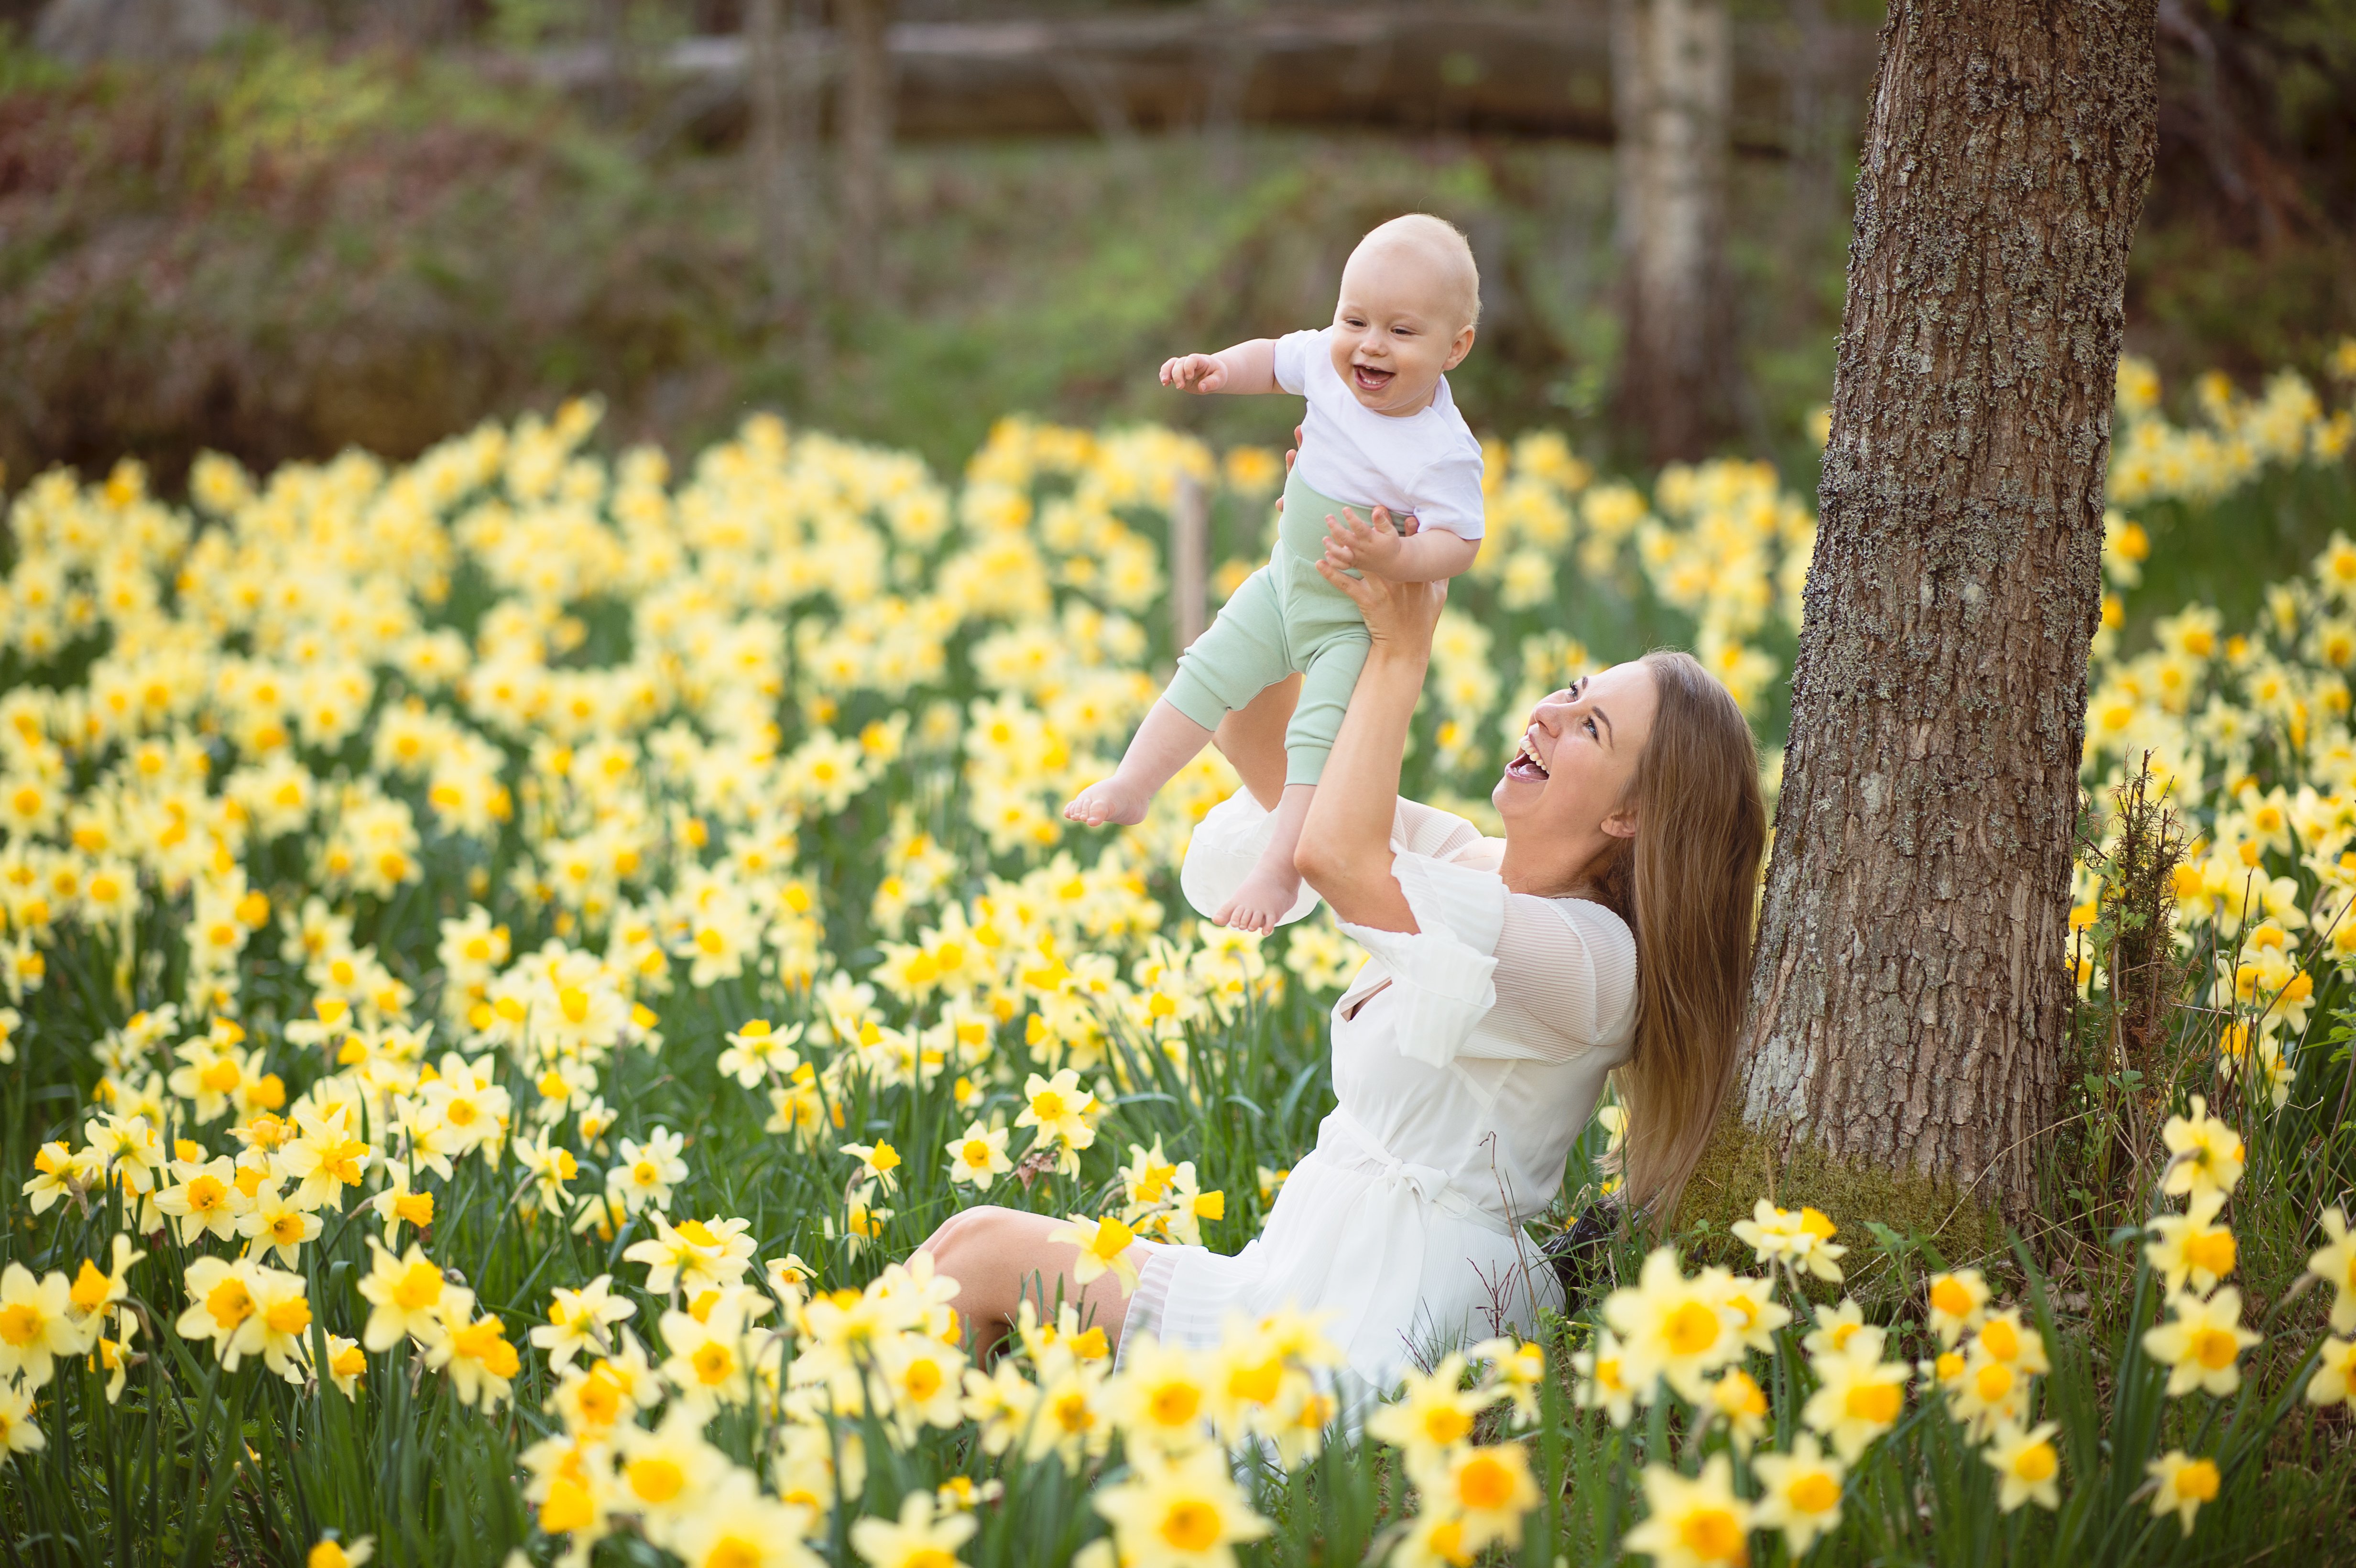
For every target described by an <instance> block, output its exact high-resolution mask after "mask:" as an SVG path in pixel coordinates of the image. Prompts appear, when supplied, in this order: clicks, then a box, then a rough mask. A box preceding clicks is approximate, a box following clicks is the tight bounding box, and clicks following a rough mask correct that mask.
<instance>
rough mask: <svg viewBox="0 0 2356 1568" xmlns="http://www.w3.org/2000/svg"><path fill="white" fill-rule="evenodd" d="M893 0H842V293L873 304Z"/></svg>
mask: <svg viewBox="0 0 2356 1568" xmlns="http://www.w3.org/2000/svg"><path fill="white" fill-rule="evenodd" d="M892 7H893V0H836V5H835V26H836V28H837V30H838V31H840V32H841V35H842V47H843V69H842V91H841V97H840V98H839V99H838V100H837V101H838V102H839V103H840V105H841V119H840V122H839V124H838V131H839V139H840V141H841V159H842V196H841V216H842V223H841V264H842V278H841V284H842V289H843V292H844V293H846V294H848V295H849V296H850V297H851V298H852V299H866V298H868V297H870V296H871V295H873V293H874V290H875V268H876V262H877V261H878V260H879V259H880V257H881V255H882V249H883V206H884V197H885V196H886V194H887V192H886V187H885V181H886V180H887V179H888V178H889V177H890V175H891V157H892V55H891V49H890V48H889V45H888V43H887V37H888V34H889V32H890V29H891V26H892Z"/></svg>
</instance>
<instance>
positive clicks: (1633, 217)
mask: <svg viewBox="0 0 2356 1568" xmlns="http://www.w3.org/2000/svg"><path fill="white" fill-rule="evenodd" d="M1732 45H1733V32H1732V28H1731V27H1730V24H1729V21H1728V18H1727V13H1726V4H1725V0H1614V4H1613V6H1612V94H1613V98H1612V103H1613V118H1614V119H1615V120H1616V121H1617V123H1618V128H1619V138H1618V149H1617V155H1616V156H1617V178H1618V197H1619V203H1620V215H1619V220H1620V243H1621V251H1622V267H1623V269H1624V271H1623V275H1622V302H1623V304H1622V308H1623V313H1624V323H1625V331H1624V333H1623V336H1622V360H1621V382H1620V392H1621V402H1622V414H1623V417H1624V419H1625V421H1627V422H1628V423H1629V424H1630V425H1632V426H1633V428H1634V429H1635V430H1636V431H1637V432H1640V433H1641V435H1642V437H1643V439H1644V444H1645V446H1646V448H1647V449H1648V450H1649V452H1650V453H1651V455H1652V458H1653V460H1654V461H1655V462H1656V463H1657V462H1665V461H1668V460H1670V459H1684V458H1695V457H1700V456H1703V455H1705V454H1706V453H1708V449H1709V447H1710V445H1711V444H1712V443H1714V442H1716V441H1717V440H1719V438H1720V437H1722V436H1723V435H1724V434H1725V433H1726V431H1727V427H1728V424H1729V411H1730V409H1731V408H1732V406H1733V399H1732V397H1731V395H1730V394H1731V390H1732V385H1733V377H1734V371H1735V365H1734V356H1733V353H1732V348H1731V337H1732V334H1731V333H1730V331H1729V327H1730V325H1731V323H1730V312H1729V311H1728V308H1727V300H1726V280H1725V265H1724V259H1723V258H1724V251H1725V231H1726V165H1727V149H1728V137H1729V123H1730V117H1731V113H1732V110H1733V101H1734V54H1733V47H1732Z"/></svg>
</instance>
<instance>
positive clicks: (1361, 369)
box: [1350, 361, 1398, 392]
mask: <svg viewBox="0 0 2356 1568" xmlns="http://www.w3.org/2000/svg"><path fill="white" fill-rule="evenodd" d="M1396 376H1398V371H1396V370H1385V369H1381V368H1377V367H1376V366H1373V365H1360V364H1357V363H1355V361H1354V362H1353V363H1352V364H1351V366H1350V379H1352V380H1353V381H1355V382H1356V383H1357V386H1358V389H1359V390H1360V391H1364V392H1379V391H1381V390H1382V389H1384V388H1385V387H1387V386H1389V385H1390V384H1391V380H1392V379H1393V378H1395V377H1396Z"/></svg>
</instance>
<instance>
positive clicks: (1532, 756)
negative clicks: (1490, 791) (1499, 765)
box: [1505, 730, 1553, 779]
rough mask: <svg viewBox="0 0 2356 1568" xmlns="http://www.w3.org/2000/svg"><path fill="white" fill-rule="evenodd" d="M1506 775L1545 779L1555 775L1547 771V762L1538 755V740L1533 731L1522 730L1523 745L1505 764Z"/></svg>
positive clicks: (1509, 776)
mask: <svg viewBox="0 0 2356 1568" xmlns="http://www.w3.org/2000/svg"><path fill="white" fill-rule="evenodd" d="M1505 776H1506V777H1507V778H1515V779H1543V778H1550V777H1552V776H1553V775H1552V774H1551V773H1549V772H1548V771H1547V765H1546V763H1545V762H1544V761H1542V760H1541V759H1540V758H1539V756H1538V748H1537V741H1536V740H1535V739H1534V738H1533V735H1532V731H1527V730H1525V731H1522V743H1521V746H1520V748H1519V749H1518V750H1516V751H1515V752H1514V756H1513V760H1512V761H1511V762H1509V763H1506V764H1505Z"/></svg>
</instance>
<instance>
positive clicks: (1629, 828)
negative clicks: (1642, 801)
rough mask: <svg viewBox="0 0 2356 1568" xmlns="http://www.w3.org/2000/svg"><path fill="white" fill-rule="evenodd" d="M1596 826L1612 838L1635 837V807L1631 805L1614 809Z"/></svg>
mask: <svg viewBox="0 0 2356 1568" xmlns="http://www.w3.org/2000/svg"><path fill="white" fill-rule="evenodd" d="M1596 826H1597V827H1601V829H1603V831H1604V832H1606V833H1608V834H1610V835H1611V836H1612V837H1614V838H1633V837H1636V808H1635V807H1634V806H1633V805H1631V806H1627V807H1625V808H1623V809H1622V810H1619V811H1615V812H1613V813H1612V815H1611V816H1607V817H1605V818H1604V819H1603V820H1602V821H1601V822H1599V823H1597V824H1596Z"/></svg>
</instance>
